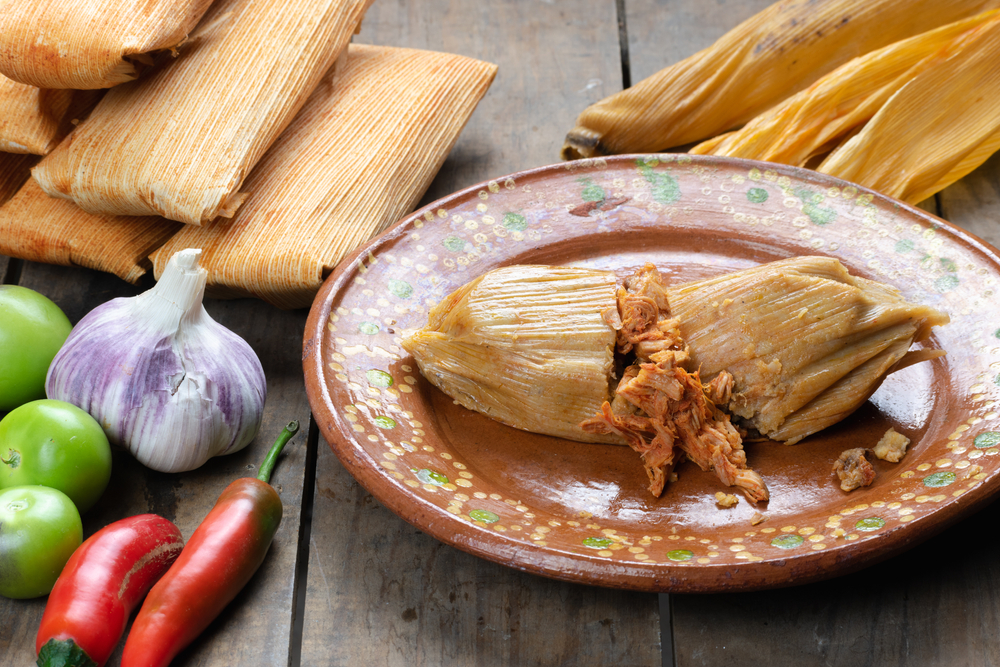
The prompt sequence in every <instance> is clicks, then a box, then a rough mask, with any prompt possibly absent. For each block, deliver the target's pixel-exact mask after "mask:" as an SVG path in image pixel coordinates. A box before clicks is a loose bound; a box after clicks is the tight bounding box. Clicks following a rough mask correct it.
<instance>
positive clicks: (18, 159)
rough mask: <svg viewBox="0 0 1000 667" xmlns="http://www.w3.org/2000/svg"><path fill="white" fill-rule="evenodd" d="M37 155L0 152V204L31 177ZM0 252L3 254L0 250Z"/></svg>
mask: <svg viewBox="0 0 1000 667" xmlns="http://www.w3.org/2000/svg"><path fill="white" fill-rule="evenodd" d="M36 162H38V157H36V156H34V155H31V154H28V153H0V206H2V205H3V203H4V202H6V201H7V200H8V199H10V198H11V197H13V196H14V194H15V193H16V192H17V191H18V190H19V189H20V187H21V186H22V185H24V182H25V181H27V180H28V179H29V178H31V168H32V167H33V166H35V163H36ZM0 254H5V253H3V252H2V251H0Z"/></svg>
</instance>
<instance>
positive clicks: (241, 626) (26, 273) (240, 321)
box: [0, 262, 309, 667]
mask: <svg viewBox="0 0 1000 667" xmlns="http://www.w3.org/2000/svg"><path fill="white" fill-rule="evenodd" d="M20 284H21V285H23V286H25V287H29V288H31V289H35V290H37V291H39V292H41V293H43V294H45V295H46V296H48V297H49V298H51V299H52V300H53V301H55V302H56V303H57V304H58V305H59V306H60V307H61V308H62V309H63V310H64V311H65V312H66V315H67V316H68V317H69V318H70V321H71V322H74V323H75V322H77V321H79V320H80V318H81V317H83V315H84V314H86V313H87V312H89V311H90V310H91V309H92V308H93V307H95V306H97V305H98V304H100V303H103V302H105V301H107V300H109V299H112V298H115V297H118V296H132V295H134V294H137V293H139V292H141V291H143V290H144V289H148V288H149V287H150V286H151V285H152V280H151V278H147V279H146V280H144V281H142V283H140V285H139V286H132V285H129V284H127V283H125V282H123V281H121V280H119V279H118V278H115V277H114V276H111V275H108V274H104V273H99V272H97V271H91V270H86V269H78V268H67V267H59V266H49V265H44V264H35V263H32V262H26V263H25V267H24V270H23V271H22V274H21V280H20ZM206 309H207V310H208V312H209V314H210V315H211V316H212V317H213V318H214V319H216V320H217V321H218V322H220V323H221V324H222V325H223V326H226V327H228V328H230V329H231V330H233V331H234V332H236V333H237V334H239V335H240V336H242V337H243V338H244V339H246V341H247V342H248V343H250V345H251V346H252V347H253V348H254V350H255V351H256V352H257V355H258V356H259V357H260V359H261V362H262V364H263V366H264V373H265V376H266V378H267V383H268V397H267V402H266V404H265V407H264V421H263V424H262V426H261V431H260V434H259V435H258V436H257V438H256V439H255V440H254V441H253V442H252V443H251V444H250V445H249V446H247V448H246V449H243V450H241V451H240V452H237V453H234V454H232V455H230V456H226V457H219V458H214V459H211V460H210V461H209V462H208V463H207V464H205V465H204V466H203V467H201V468H199V469H197V470H195V471H192V472H189V473H181V474H167V473H158V472H154V471H151V470H149V469H147V468H144V467H143V466H141V465H140V464H139V463H138V462H136V461H135V460H134V459H133V458H132V457H131V456H130V455H129V454H128V453H127V452H124V451H116V452H114V459H113V464H112V479H111V483H110V485H109V487H108V490H107V491H106V492H105V494H104V496H103V497H102V498H101V500H100V501H99V502H98V504H97V505H96V506H95V507H94V508H93V509H92V510H91V511H89V512H88V513H87V514H86V515H85V516H84V534H85V537H86V536H89V535H91V534H92V533H94V532H95V531H96V530H98V529H99V528H101V527H103V526H104V525H106V524H108V523H110V522H111V521H115V520H117V519H120V518H124V517H126V516H131V515H134V514H141V513H144V512H153V513H156V514H160V515H161V516H164V517H166V518H168V519H170V520H171V521H173V522H174V523H176V524H177V526H178V527H179V528H180V529H181V532H182V534H183V535H184V537H185V538H187V537H189V536H190V535H191V533H192V532H193V531H194V529H195V528H196V527H197V526H198V524H199V523H200V522H201V520H202V519H203V518H204V516H205V515H206V514H207V513H208V511H209V509H211V507H212V506H213V505H214V504H215V501H216V499H217V498H218V496H219V494H220V493H221V492H222V490H223V489H224V488H225V487H226V486H227V485H228V484H229V483H230V482H231V481H232V480H233V479H235V478H237V477H240V476H249V475H256V466H257V465H258V464H259V463H260V461H262V460H263V457H264V454H265V453H266V452H267V450H268V449H269V447H270V445H271V444H272V443H273V441H274V439H275V438H276V437H277V436H278V434H279V433H280V432H281V429H282V428H283V427H284V425H285V424H286V423H288V422H289V421H291V420H292V419H297V420H298V421H299V422H300V424H301V425H302V427H303V430H302V431H300V434H299V435H296V436H295V438H293V440H292V441H291V442H290V443H289V444H288V445H287V446H286V447H285V451H284V453H283V454H282V457H281V459H279V461H278V464H277V466H276V468H275V471H274V475H273V477H272V481H271V483H272V484H273V485H274V487H275V488H276V489H277V490H278V491H279V493H280V495H281V499H282V503H283V505H284V517H283V519H282V522H281V525H280V527H279V528H278V532H277V535H276V536H275V539H274V543H273V544H272V545H271V550H270V552H269V553H268V555H267V557H266V559H265V560H264V564H263V565H262V566H261V568H260V570H258V572H257V574H256V575H255V576H254V578H253V579H251V581H250V583H249V584H248V585H247V587H246V588H244V590H243V591H242V592H241V593H240V594H239V595H238V596H237V597H236V599H235V600H234V601H233V602H232V603H230V605H229V606H228V607H226V609H225V610H224V611H223V613H222V615H221V616H220V617H219V618H218V619H216V621H215V622H214V623H213V624H212V625H211V626H209V628H208V629H207V630H206V631H205V633H204V634H202V636H201V637H199V638H198V639H197V640H196V641H195V642H194V644H192V645H191V646H190V647H189V648H188V649H186V650H185V651H184V652H182V653H181V654H180V656H178V658H177V659H176V660H175V661H174V663H173V664H175V665H223V664H230V665H235V664H241V665H274V666H275V667H278V666H280V667H285V665H287V664H288V661H289V637H290V635H291V626H292V620H293V619H292V616H293V609H292V606H293V600H294V589H295V583H296V582H295V573H296V567H295V564H296V557H297V552H298V539H299V524H300V515H301V506H302V503H301V501H302V497H303V485H304V474H303V473H304V468H305V459H306V446H305V442H306V436H305V430H306V426H307V425H308V423H309V406H308V404H307V401H306V395H305V388H304V386H303V378H302V366H301V363H300V362H299V358H300V356H301V347H302V335H301V332H302V330H303V328H304V326H305V315H306V313H305V312H303V311H297V312H283V311H279V310H277V309H275V308H272V307H270V306H267V305H266V304H262V303H260V302H259V301H252V300H238V301H222V302H218V301H207V302H206ZM44 603H45V599H44V598H41V599H38V600H31V601H15V600H8V599H5V598H0V619H2V620H0V624H2V626H3V628H4V629H3V630H2V631H0V666H4V667H6V666H7V665H11V666H13V665H26V664H32V663H33V661H34V653H33V650H34V634H35V632H37V629H38V623H39V621H40V620H41V614H42V611H43V610H44ZM122 643H124V642H122ZM120 658H121V645H119V647H118V649H117V650H116V652H115V653H114V654H113V655H112V657H111V661H110V662H109V663H108V664H109V665H111V666H112V667H114V666H116V665H118V664H119V661H120Z"/></svg>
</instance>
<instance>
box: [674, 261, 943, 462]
mask: <svg viewBox="0 0 1000 667" xmlns="http://www.w3.org/2000/svg"><path fill="white" fill-rule="evenodd" d="M667 299H668V302H669V303H670V311H671V313H672V315H673V316H674V317H676V318H677V319H678V321H679V322H680V324H679V327H680V330H681V333H682V335H683V336H684V340H685V341H686V342H687V343H688V345H689V346H690V352H691V360H692V362H693V363H694V364H695V365H696V366H698V367H699V368H700V370H701V373H702V375H703V376H704V377H712V376H714V375H715V374H716V373H719V372H721V371H727V372H728V373H730V374H731V375H732V376H733V391H732V396H731V398H730V400H729V401H728V403H727V404H726V407H727V409H728V410H729V411H730V412H732V413H733V414H734V415H738V416H739V417H741V418H743V419H744V420H746V423H747V424H748V425H750V426H752V427H753V428H755V429H756V430H757V431H759V432H760V433H761V434H762V435H765V436H767V437H769V438H771V439H773V440H779V441H782V442H785V443H786V444H794V443H796V442H798V441H799V440H801V439H802V438H804V437H805V436H807V435H810V434H812V433H815V432H817V431H819V430H821V429H823V428H826V427H827V426H830V425H832V424H834V423H836V422H838V421H840V420H841V419H843V418H844V417H846V416H847V415H849V414H850V413H851V412H853V411H854V410H855V409H857V408H858V407H860V406H861V405H862V404H863V403H864V402H865V401H866V400H867V399H868V397H869V396H870V395H871V394H872V392H874V391H875V389H877V388H878V386H879V384H880V383H881V381H882V380H883V379H884V378H885V376H886V374H888V373H889V372H891V371H892V370H893V369H894V368H898V367H900V366H902V365H907V364H908V361H909V360H908V359H907V358H906V357H907V355H908V354H910V355H914V357H915V358H916V359H926V358H930V357H932V356H935V354H936V353H930V354H928V352H926V351H922V350H915V351H913V352H908V350H909V349H910V345H911V343H913V342H919V341H923V340H925V339H926V338H927V337H928V336H929V335H930V331H931V327H933V326H939V325H942V324H945V323H947V322H948V316H947V315H945V314H943V313H940V312H938V311H936V310H934V309H933V308H930V307H927V306H920V305H915V304H912V303H909V302H907V301H906V300H905V299H903V297H902V296H901V295H900V294H899V292H898V291H897V290H895V289H893V288H891V287H888V286H886V285H883V284H881V283H877V282H874V281H871V280H866V279H864V278H858V277H855V276H852V275H850V274H849V273H848V272H847V270H846V269H845V268H844V266H843V265H842V264H841V263H840V262H838V261H837V260H835V259H831V258H826V257H798V258H793V259H788V260H782V261H779V262H772V263H770V264H764V265H761V266H759V267H755V268H752V269H747V270H745V271H738V272H736V273H732V274H728V275H723V276H719V277H717V278H712V279H709V280H702V281H697V282H693V283H687V284H684V285H679V286H676V287H669V288H668V289H667Z"/></svg>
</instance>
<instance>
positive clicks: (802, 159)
mask: <svg viewBox="0 0 1000 667" xmlns="http://www.w3.org/2000/svg"><path fill="white" fill-rule="evenodd" d="M998 14H1000V12H998V11H997V10H993V11H990V12H983V13H982V14H978V15H976V16H974V17H971V18H968V19H964V20H962V21H956V22H955V23H951V24H949V25H946V26H942V27H941V28H937V29H936V30H931V31H928V32H926V33H922V34H920V35H917V36H916V37H911V38H909V39H904V40H900V41H899V42H896V43H894V44H890V45H889V46H886V47H883V48H881V49H877V50H875V51H872V52H870V53H867V54H865V55H863V56H860V57H858V58H855V59H854V60H851V61H849V62H847V63H845V64H844V65H842V66H840V67H838V68H837V69H836V70H834V71H833V72H830V73H829V74H827V75H825V76H823V77H822V78H820V79H819V80H818V81H817V82H816V83H814V84H813V85H811V86H809V87H808V88H806V89H805V90H803V91H801V92H799V93H797V94H795V95H793V96H792V97H790V98H788V99H787V100H785V101H784V102H782V103H781V104H778V105H777V106H775V107H772V108H771V109H769V110H767V111H765V112H764V113H763V114H761V115H760V116H757V117H756V118H754V119H753V120H751V121H750V122H749V123H747V124H746V125H745V126H743V127H742V128H741V129H739V130H737V131H735V132H730V133H728V134H725V135H720V136H719V137H715V138H713V139H710V140H708V141H706V142H703V143H701V144H698V145H697V146H695V147H694V148H692V149H691V150H690V152H691V153H694V154H700V155H722V156H727V157H740V158H748V159H752V160H766V161H769V162H780V163H783V164H792V165H797V166H805V164H806V163H807V162H808V161H809V159H810V158H811V157H813V156H814V155H816V154H818V153H821V152H822V151H823V150H824V148H825V147H826V146H828V145H830V144H831V143H835V142H838V141H839V140H840V139H841V138H843V137H845V136H846V135H848V134H849V133H851V132H852V131H854V130H855V129H856V128H859V127H860V126H861V125H863V124H864V123H866V122H868V120H869V119H871V117H872V116H874V115H875V114H876V113H877V112H878V110H879V109H880V108H881V107H882V106H883V105H884V104H885V102H886V101H887V100H888V99H889V98H890V97H891V96H892V95H893V94H895V93H896V91H898V90H899V89H900V88H902V87H903V86H904V85H906V84H907V83H908V82H909V81H910V80H912V79H913V78H914V77H915V76H917V75H918V74H920V73H921V72H922V71H924V70H926V69H927V68H929V67H931V66H932V65H934V64H935V63H937V62H939V61H941V60H943V59H945V58H947V57H948V56H949V55H950V54H951V48H953V47H955V46H957V45H958V44H961V42H962V41H963V39H964V37H966V36H967V35H968V34H970V33H971V32H972V31H974V30H976V29H978V28H980V27H981V26H983V25H984V24H986V23H988V22H990V21H995V20H997V17H998Z"/></svg>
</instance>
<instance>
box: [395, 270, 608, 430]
mask: <svg viewBox="0 0 1000 667" xmlns="http://www.w3.org/2000/svg"><path fill="white" fill-rule="evenodd" d="M615 290H616V278H615V274H614V273H611V272H608V271H595V270H589V269H575V268H566V267H547V266H512V267H506V268H502V269H497V270H495V271H492V272H490V273H487V274H486V275H484V276H481V277H479V278H477V279H476V280H473V281H472V282H470V283H468V284H466V285H465V286H463V287H462V288H460V289H459V290H457V291H456V292H454V293H453V294H451V295H450V296H448V297H447V298H446V299H444V300H443V301H442V302H441V303H439V304H438V305H437V306H435V307H434V308H433V309H432V310H431V312H430V314H429V318H428V324H427V327H426V328H424V329H421V330H419V331H417V332H413V333H412V334H411V335H410V336H408V337H407V338H405V339H404V340H403V347H404V348H406V350H407V351H408V352H410V353H411V354H413V356H414V358H415V359H416V360H417V364H418V365H419V367H420V371H421V373H423V375H424V377H426V378H427V379H428V380H430V382H431V383H432V384H434V385H435V386H437V387H438V388H439V389H441V390H442V391H443V392H445V393H446V394H448V396H450V397H452V398H453V399H455V400H456V401H458V402H459V403H461V404H462V405H463V406H465V407H466V408H469V409H470V410H476V411H477V412H481V413H483V414H486V415H488V416H490V417H492V418H493V419H496V420H497V421H500V422H503V423H505V424H508V425H510V426H513V427H515V428H520V429H523V430H526V431H532V432H535V433H544V434H547V435H554V436H558V437H562V438H569V439H572V440H578V441H581V442H604V443H618V444H624V440H623V439H622V438H621V437H620V436H617V435H614V434H610V435H609V434H600V433H589V432H586V431H584V430H583V429H582V428H581V427H580V424H581V423H582V422H583V421H584V420H586V419H588V418H590V417H593V416H594V415H595V414H596V413H598V412H600V410H601V406H602V405H603V404H604V402H605V401H607V400H609V398H610V396H611V386H610V382H611V372H612V370H613V362H614V346H615V330H614V329H612V328H611V327H610V326H609V325H608V324H607V323H606V322H605V321H604V319H603V317H602V313H603V312H604V311H605V310H607V309H608V308H609V307H611V308H613V307H614V304H615Z"/></svg>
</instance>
